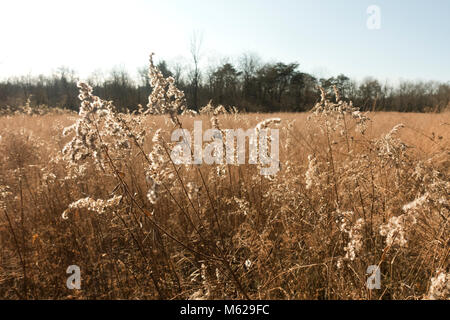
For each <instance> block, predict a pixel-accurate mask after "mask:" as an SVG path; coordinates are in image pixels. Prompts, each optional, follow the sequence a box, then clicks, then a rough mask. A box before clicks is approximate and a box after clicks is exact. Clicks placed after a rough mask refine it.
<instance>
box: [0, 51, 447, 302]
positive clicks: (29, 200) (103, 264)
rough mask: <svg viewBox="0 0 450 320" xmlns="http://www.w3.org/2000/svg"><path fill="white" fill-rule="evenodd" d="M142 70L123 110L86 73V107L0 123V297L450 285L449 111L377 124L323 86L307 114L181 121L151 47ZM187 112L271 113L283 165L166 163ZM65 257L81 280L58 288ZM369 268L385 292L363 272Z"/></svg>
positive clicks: (177, 100)
mask: <svg viewBox="0 0 450 320" xmlns="http://www.w3.org/2000/svg"><path fill="white" fill-rule="evenodd" d="M149 75H150V79H151V85H152V86H153V91H152V93H151V94H150V96H149V104H148V106H147V108H144V107H140V108H139V111H138V112H136V113H133V114H120V113H118V112H116V111H115V107H114V106H113V104H112V103H111V102H107V101H104V100H102V99H101V98H99V97H96V96H95V95H93V92H92V88H91V87H89V86H88V85H87V84H85V83H82V82H80V83H79V88H80V96H79V97H80V100H81V107H80V113H79V116H78V117H76V116H74V115H73V114H66V115H52V114H48V113H47V112H44V115H42V114H41V115H33V113H29V112H27V113H28V115H20V114H17V113H16V114H15V115H14V116H4V117H2V118H0V124H1V127H0V128H1V129H0V136H1V140H0V159H1V162H0V244H1V250H0V296H1V297H4V298H10V299H17V298H22V299H25V298H26V299H33V298H41V299H43V298H53V299H61V298H85V299H86V298H91V299H218V298H219V299H220V298H221V299H422V298H426V299H446V298H448V297H449V291H450V290H449V285H450V274H449V270H448V269H449V263H448V261H449V239H450V227H449V209H450V208H449V204H448V190H450V180H449V167H450V165H449V133H450V130H449V122H450V117H449V114H448V113H443V114H420V115H419V114H395V113H375V114H372V115H369V116H370V117H372V120H370V119H369V118H368V117H367V115H366V114H362V113H360V112H359V110H358V109H357V108H356V107H353V106H352V105H351V103H347V102H344V101H341V100H340V98H339V93H338V92H337V90H336V92H335V94H336V97H337V100H338V101H336V102H331V101H329V100H328V99H327V98H326V97H325V93H324V91H323V90H322V98H321V101H320V102H319V103H317V104H316V106H315V107H314V108H313V110H312V112H311V113H310V114H279V115H276V116H279V118H280V119H276V120H273V121H272V120H270V121H268V118H269V117H268V116H267V115H264V114H246V115H239V114H237V113H236V112H235V111H236V110H235V109H232V110H231V112H228V111H227V110H226V109H225V108H224V107H222V106H219V107H217V108H213V107H212V105H208V106H205V107H204V108H202V109H201V110H200V111H201V112H200V115H196V116H192V115H189V116H188V115H187V114H193V113H195V112H192V111H191V110H187V109H186V108H185V106H184V94H183V93H182V92H181V91H179V90H178V89H177V88H176V87H175V86H174V80H173V79H172V78H164V77H163V75H162V74H161V73H160V72H159V70H157V68H156V67H155V66H154V65H153V61H152V58H150V70H149ZM180 113H182V114H185V115H184V116H180V115H179V114H180ZM150 114H153V115H150ZM154 114H160V115H154ZM273 116H274V115H271V116H270V118H273ZM195 119H197V120H198V119H202V120H203V125H204V129H207V128H206V127H213V128H215V129H219V130H223V129H227V128H242V129H244V130H245V129H249V128H255V132H260V131H259V129H260V128H261V127H264V126H268V125H270V126H276V125H278V126H279V127H280V159H279V160H280V162H279V164H280V171H279V172H278V173H277V174H276V175H273V176H262V175H260V172H259V170H258V166H256V165H249V164H244V165H239V166H235V165H226V164H217V165H213V166H209V165H205V164H203V165H177V164H175V163H174V161H173V159H172V158H171V157H170V151H171V150H172V148H173V146H174V143H173V142H171V141H170V135H171V132H172V131H173V130H174V129H181V128H187V129H191V128H192V126H193V121H194V120H195ZM208 124H209V125H208ZM71 265H77V266H79V267H80V268H81V279H82V283H81V289H80V290H75V291H71V290H69V289H68V288H67V287H66V278H67V276H68V275H67V274H66V273H65V271H66V269H67V267H68V266H71ZM373 266H375V267H378V268H380V270H381V283H380V287H379V289H373V288H372V289H370V288H369V287H368V286H367V285H366V284H367V282H366V279H367V277H368V275H367V274H366V272H367V270H368V268H372V267H373Z"/></svg>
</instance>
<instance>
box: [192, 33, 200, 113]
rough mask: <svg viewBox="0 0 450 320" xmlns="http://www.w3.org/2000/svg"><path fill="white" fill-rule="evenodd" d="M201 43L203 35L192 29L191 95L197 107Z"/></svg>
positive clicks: (194, 105) (195, 107)
mask: <svg viewBox="0 0 450 320" xmlns="http://www.w3.org/2000/svg"><path fill="white" fill-rule="evenodd" d="M202 43H203V35H202V34H201V33H199V32H198V31H194V32H193V34H192V37H191V44H190V45H191V47H190V49H191V50H190V51H191V56H192V60H193V62H194V71H193V73H192V79H191V84H192V95H193V107H194V109H198V88H199V84H200V77H201V74H200V66H199V65H200V59H201V49H202Z"/></svg>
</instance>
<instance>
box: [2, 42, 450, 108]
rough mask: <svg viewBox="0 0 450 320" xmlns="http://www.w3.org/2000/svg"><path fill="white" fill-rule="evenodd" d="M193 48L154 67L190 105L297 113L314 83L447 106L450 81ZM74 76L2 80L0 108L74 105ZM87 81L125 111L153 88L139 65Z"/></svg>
mask: <svg viewBox="0 0 450 320" xmlns="http://www.w3.org/2000/svg"><path fill="white" fill-rule="evenodd" d="M192 51H193V54H192V55H193V62H192V64H191V66H182V65H181V64H177V63H172V64H170V63H167V62H166V61H164V60H161V61H160V62H159V64H158V67H159V69H160V70H161V72H162V73H163V74H164V76H172V77H174V78H175V81H176V84H177V86H178V87H179V88H180V89H181V90H183V91H184V92H185V94H186V100H187V105H188V106H189V107H190V108H192V109H198V108H199V107H202V106H204V105H206V104H207V103H208V102H209V101H210V100H212V102H213V104H215V105H218V104H222V105H225V106H235V107H236V108H238V109H239V110H240V111H244V112H279V111H281V112H302V111H307V110H309V109H310V108H311V107H312V106H313V105H314V104H315V103H316V102H317V101H318V100H319V99H320V95H319V90H318V86H321V87H323V88H324V89H325V90H326V91H327V92H329V95H330V96H333V95H334V93H333V86H336V87H337V88H338V89H339V91H340V93H341V96H342V97H343V99H344V100H351V101H353V103H354V104H355V105H357V106H358V107H360V108H361V109H362V110H374V111H381V110H383V111H402V112H429V111H435V112H440V111H442V110H445V109H446V108H450V82H447V83H442V82H436V81H427V82H424V81H400V82H399V83H398V84H396V85H391V84H388V83H381V82H380V81H379V80H377V79H374V78H371V77H368V78H366V79H364V80H363V81H361V82H357V81H354V80H352V79H350V78H349V77H347V76H346V75H344V74H340V75H338V76H334V77H330V78H317V77H315V76H313V75H311V74H309V73H306V72H302V70H301V68H300V66H299V64H298V63H295V62H294V63H284V62H262V61H261V59H259V58H258V56H256V55H252V54H243V55H242V56H241V57H240V58H239V59H238V60H237V62H235V63H231V62H229V61H224V62H222V63H220V64H218V65H215V66H209V67H207V68H203V69H201V68H200V67H199V56H198V55H197V52H195V48H193V50H192ZM77 81H78V76H77V75H76V73H75V72H74V71H73V70H70V69H68V68H60V69H58V70H57V72H55V73H54V74H52V75H49V76H44V75H39V76H34V77H33V76H22V77H14V78H8V79H5V80H3V81H1V82H0V108H6V107H7V106H9V107H14V106H21V105H24V104H25V103H26V101H27V100H28V99H30V104H31V106H33V105H47V106H50V107H60V108H66V109H71V110H78V106H79V101H78V88H77V86H76V83H77ZM88 82H89V83H90V84H91V85H92V86H93V87H94V90H95V94H96V95H99V96H101V97H102V98H104V99H108V100H113V101H114V102H115V105H116V106H120V107H121V108H122V110H125V109H129V110H134V109H135V108H137V106H138V105H139V104H141V105H146V104H147V99H148V95H149V93H150V92H151V86H150V83H149V79H148V76H147V68H146V67H143V68H141V69H139V70H138V77H132V76H131V75H130V74H129V73H128V72H127V71H126V70H124V69H113V70H111V71H110V72H109V74H108V75H107V76H105V77H103V76H99V75H98V74H92V75H91V76H90V77H89V78H88Z"/></svg>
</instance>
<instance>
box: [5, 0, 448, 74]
mask: <svg viewBox="0 0 450 320" xmlns="http://www.w3.org/2000/svg"><path fill="white" fill-rule="evenodd" d="M371 5H376V6H377V7H378V8H379V11H378V12H379V15H378V14H375V15H374V13H373V12H370V13H368V12H367V9H368V7H369V6H371ZM377 17H379V19H377ZM368 19H370V21H369V22H372V24H371V26H373V21H376V22H379V24H377V23H376V24H375V25H376V26H377V25H378V26H379V28H376V29H370V28H368ZM373 19H375V20H373ZM194 32H196V33H197V34H201V35H202V39H203V41H202V51H201V52H202V56H201V57H202V60H201V61H202V63H203V65H205V66H206V65H208V64H214V63H219V62H221V61H224V59H225V58H226V57H230V59H231V61H235V60H236V59H237V58H238V57H239V55H240V54H242V53H244V52H253V53H257V54H258V55H259V56H260V57H261V58H262V60H263V61H283V62H285V63H290V62H297V63H299V65H300V67H299V70H301V71H304V72H309V73H312V74H314V75H316V76H318V77H330V76H335V75H338V74H340V73H344V74H346V75H348V76H350V77H351V78H353V79H356V80H362V79H363V78H364V77H366V76H373V77H375V78H377V79H379V80H382V81H383V80H388V81H394V82H395V81H398V80H400V79H409V80H437V81H444V82H447V81H450V1H449V0H432V1H426V0H370V1H366V0H345V1H338V0H308V1H306V0H226V1H225V0H221V1H219V0H211V1H206V0H165V1H161V0H159V1H158V0H127V1H114V0H107V1H104V0H90V1H85V0H76V1H73V0H59V1H51V0H39V1H25V0H1V2H0V78H3V79H4V78H7V77H10V76H19V75H24V74H32V75H38V74H49V73H51V72H53V71H55V70H57V69H58V67H61V66H67V67H69V68H71V69H74V70H75V71H76V72H77V73H78V74H79V75H80V76H81V77H88V75H89V74H90V73H92V72H94V71H96V72H99V71H100V70H103V71H104V72H107V70H110V69H111V68H124V69H126V70H128V71H129V72H130V73H131V74H136V70H137V68H139V67H143V66H145V65H146V63H147V61H148V55H149V53H151V52H155V53H156V58H157V59H158V58H159V59H165V60H168V61H169V62H177V61H178V62H182V63H189V62H190V60H189V44H190V38H191V37H192V34H193V33H194ZM181 57H184V59H183V58H181Z"/></svg>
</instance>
